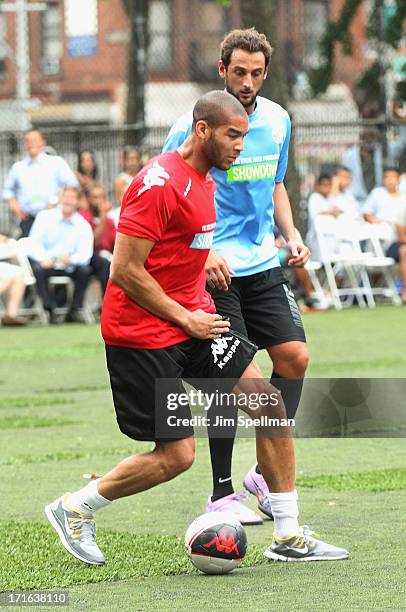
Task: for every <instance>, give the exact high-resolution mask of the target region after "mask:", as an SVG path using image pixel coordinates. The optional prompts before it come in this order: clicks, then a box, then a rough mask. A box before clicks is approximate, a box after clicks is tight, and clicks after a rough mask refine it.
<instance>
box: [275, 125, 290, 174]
mask: <svg viewBox="0 0 406 612" xmlns="http://www.w3.org/2000/svg"><path fill="white" fill-rule="evenodd" d="M285 125H286V133H285V138H284V141H283V144H282V148H281V152H280V155H279V160H278V168H277V170H276V176H275V183H282V181H283V179H284V178H285V174H286V168H287V167H288V157H289V143H290V132H291V123H290V117H289V115H288V114H287V113H286V119H285Z"/></svg>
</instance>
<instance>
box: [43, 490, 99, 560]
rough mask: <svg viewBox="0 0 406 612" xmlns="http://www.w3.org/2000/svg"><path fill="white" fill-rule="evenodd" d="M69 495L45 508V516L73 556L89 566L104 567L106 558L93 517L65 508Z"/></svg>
mask: <svg viewBox="0 0 406 612" xmlns="http://www.w3.org/2000/svg"><path fill="white" fill-rule="evenodd" d="M68 495H69V493H66V494H65V495H64V496H63V497H60V498H59V499H56V500H55V501H54V502H53V503H52V504H49V505H48V506H45V514H46V515H47V518H48V520H49V522H50V523H51V525H52V527H53V528H54V529H55V531H56V533H57V534H58V535H59V538H60V540H61V542H62V544H63V546H64V547H65V548H66V550H67V551H68V552H70V554H71V555H73V556H74V557H76V559H79V560H80V561H83V563H88V564H89V565H103V564H104V563H105V561H106V560H105V558H104V556H103V553H102V552H101V550H100V549H99V547H98V546H97V544H96V523H95V521H94V518H93V516H92V515H86V514H80V513H79V512H75V511H74V510H69V509H67V508H66V506H64V504H65V503H66V499H67V497H68Z"/></svg>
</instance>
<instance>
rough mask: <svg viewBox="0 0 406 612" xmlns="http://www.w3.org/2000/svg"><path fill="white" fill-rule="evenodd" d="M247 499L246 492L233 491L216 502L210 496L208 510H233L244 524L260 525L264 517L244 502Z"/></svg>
mask: <svg viewBox="0 0 406 612" xmlns="http://www.w3.org/2000/svg"><path fill="white" fill-rule="evenodd" d="M246 499H247V496H246V494H245V493H231V495H227V496H226V497H221V498H220V499H217V500H216V501H214V502H213V501H211V497H209V501H208V502H207V506H206V512H231V513H232V514H234V516H235V517H236V518H237V519H238V520H239V521H240V523H241V524H242V525H260V524H261V523H262V522H263V521H262V518H261V517H260V516H259V515H258V514H256V513H255V512H254V511H253V510H251V509H250V508H247V506H244V504H243V503H242V501H243V500H246Z"/></svg>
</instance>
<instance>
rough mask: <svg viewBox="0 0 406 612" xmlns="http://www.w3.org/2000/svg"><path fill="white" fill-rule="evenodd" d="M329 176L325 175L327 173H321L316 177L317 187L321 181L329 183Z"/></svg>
mask: <svg viewBox="0 0 406 612" xmlns="http://www.w3.org/2000/svg"><path fill="white" fill-rule="evenodd" d="M331 178H332V177H331V174H327V172H323V173H322V174H320V175H319V176H318V177H317V181H316V183H317V185H320V183H322V182H323V181H331Z"/></svg>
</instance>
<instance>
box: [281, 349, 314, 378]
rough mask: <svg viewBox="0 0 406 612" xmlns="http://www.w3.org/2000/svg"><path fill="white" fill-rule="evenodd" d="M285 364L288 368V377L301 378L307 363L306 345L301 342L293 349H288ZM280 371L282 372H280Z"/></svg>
mask: <svg viewBox="0 0 406 612" xmlns="http://www.w3.org/2000/svg"><path fill="white" fill-rule="evenodd" d="M286 365H287V367H288V369H289V378H303V376H304V375H305V372H306V370H307V367H308V365H309V352H308V350H307V345H306V344H304V343H301V344H300V345H299V346H297V347H296V348H295V350H294V351H293V350H292V351H290V353H289V354H288V355H286ZM278 372H279V369H278ZM280 373H281V374H282V372H280ZM282 375H283V374H282Z"/></svg>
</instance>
